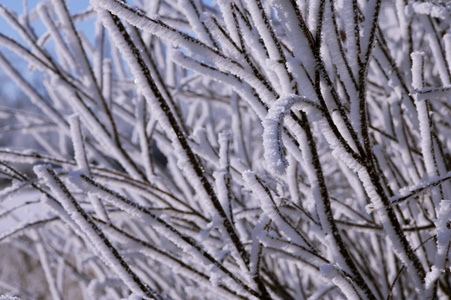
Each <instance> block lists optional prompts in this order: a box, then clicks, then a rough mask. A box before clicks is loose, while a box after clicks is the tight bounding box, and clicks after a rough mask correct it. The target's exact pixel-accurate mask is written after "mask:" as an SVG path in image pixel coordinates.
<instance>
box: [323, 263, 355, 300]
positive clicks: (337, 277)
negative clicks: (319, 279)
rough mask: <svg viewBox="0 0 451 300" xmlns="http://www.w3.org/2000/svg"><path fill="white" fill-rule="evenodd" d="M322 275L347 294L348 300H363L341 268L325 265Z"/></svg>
mask: <svg viewBox="0 0 451 300" xmlns="http://www.w3.org/2000/svg"><path fill="white" fill-rule="evenodd" d="M321 274H323V276H324V277H326V278H328V279H330V280H332V282H333V283H334V284H335V285H336V286H338V288H340V290H341V291H342V292H343V294H345V296H346V299H348V300H358V299H362V298H361V296H360V295H359V294H358V293H357V292H356V290H355V287H354V286H353V285H352V284H351V282H350V281H349V280H347V279H346V278H345V275H344V274H343V273H342V271H341V269H340V267H338V266H337V265H333V264H328V265H323V266H322V267H321Z"/></svg>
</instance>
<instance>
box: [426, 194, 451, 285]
mask: <svg viewBox="0 0 451 300" xmlns="http://www.w3.org/2000/svg"><path fill="white" fill-rule="evenodd" d="M450 220H451V200H442V201H441V202H440V208H439V210H438V217H437V220H436V221H435V226H436V228H437V252H436V254H435V260H434V265H433V266H432V270H431V271H430V272H429V273H428V274H427V275H426V289H432V288H433V283H434V282H435V281H436V280H438V278H439V277H440V276H441V275H442V274H444V273H445V269H446V268H449V265H448V264H449V261H448V259H449V246H450V244H451V226H450V224H451V221H450Z"/></svg>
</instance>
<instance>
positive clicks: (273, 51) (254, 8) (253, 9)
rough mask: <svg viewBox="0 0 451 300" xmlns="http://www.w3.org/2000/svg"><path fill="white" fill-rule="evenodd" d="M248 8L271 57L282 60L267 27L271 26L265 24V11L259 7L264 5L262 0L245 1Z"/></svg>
mask: <svg viewBox="0 0 451 300" xmlns="http://www.w3.org/2000/svg"><path fill="white" fill-rule="evenodd" d="M244 2H245V3H246V6H247V8H248V10H249V13H250V14H251V16H252V20H253V21H254V25H255V27H256V28H257V31H258V33H259V34H260V36H261V37H262V39H263V42H264V44H265V46H266V49H267V50H268V54H269V57H270V58H272V59H276V60H278V59H280V58H281V57H280V55H279V51H278V50H277V46H276V45H275V43H274V40H273V38H272V37H271V32H270V31H269V29H268V27H267V26H270V24H268V25H267V24H265V21H264V19H263V16H262V14H263V13H264V10H263V9H261V8H260V7H259V6H260V5H262V3H261V0H245V1H244Z"/></svg>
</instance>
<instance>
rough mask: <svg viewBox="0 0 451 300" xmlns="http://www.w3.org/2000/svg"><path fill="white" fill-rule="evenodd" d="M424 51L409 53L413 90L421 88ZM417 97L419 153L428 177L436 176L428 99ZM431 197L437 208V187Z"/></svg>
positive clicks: (438, 197)
mask: <svg viewBox="0 0 451 300" xmlns="http://www.w3.org/2000/svg"><path fill="white" fill-rule="evenodd" d="M423 55H424V53H418V52H414V53H412V54H411V57H412V87H413V88H414V89H415V90H421V89H423V82H424V78H423V72H424V57H423ZM416 98H417V99H416V100H415V105H416V107H417V112H418V121H419V124H420V134H421V143H420V146H421V153H422V155H423V159H424V165H425V167H426V172H427V175H428V177H429V178H430V179H432V178H434V177H436V176H438V175H439V174H438V170H437V162H436V160H435V155H434V142H433V140H432V135H431V130H432V120H431V116H430V115H429V101H428V99H418V97H416ZM432 197H433V200H434V205H435V207H436V208H437V209H438V205H439V203H440V200H441V198H442V197H441V196H440V193H439V191H438V190H437V189H434V190H433V192H432Z"/></svg>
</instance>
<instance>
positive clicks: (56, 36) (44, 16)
mask: <svg viewBox="0 0 451 300" xmlns="http://www.w3.org/2000/svg"><path fill="white" fill-rule="evenodd" d="M47 6H48V3H47V2H41V3H39V4H38V5H37V12H38V14H39V17H40V18H41V20H42V22H43V23H44V25H45V26H46V27H47V29H48V30H49V32H50V34H51V36H52V38H53V41H54V42H55V46H56V50H57V53H58V54H60V55H61V58H63V59H64V60H67V62H68V63H69V65H70V66H72V67H73V68H76V66H77V62H76V61H75V58H74V56H73V55H72V53H71V52H70V51H69V49H68V48H67V45H66V43H65V42H64V39H63V37H62V36H61V33H60V31H59V30H58V28H57V26H56V24H55V22H54V21H53V20H52V18H51V16H50V13H49V11H48V7H47Z"/></svg>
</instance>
